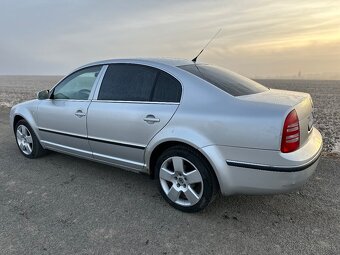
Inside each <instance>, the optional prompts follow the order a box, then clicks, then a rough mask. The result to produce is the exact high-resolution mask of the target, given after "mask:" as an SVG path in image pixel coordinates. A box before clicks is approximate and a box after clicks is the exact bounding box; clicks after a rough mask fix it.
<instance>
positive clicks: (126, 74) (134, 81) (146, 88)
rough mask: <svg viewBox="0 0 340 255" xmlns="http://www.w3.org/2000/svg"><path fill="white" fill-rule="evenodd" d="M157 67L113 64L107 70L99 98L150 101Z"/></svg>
mask: <svg viewBox="0 0 340 255" xmlns="http://www.w3.org/2000/svg"><path fill="white" fill-rule="evenodd" d="M156 76H157V69H154V68H149V67H147V66H143V65H133V64H113V65H110V66H109V67H108V69H107V70H106V73H105V76H104V79H103V82H102V85H101V88H100V91H99V94H98V99H99V100H119V101H149V100H150V95H151V92H152V89H153V86H154V83H155V79H156Z"/></svg>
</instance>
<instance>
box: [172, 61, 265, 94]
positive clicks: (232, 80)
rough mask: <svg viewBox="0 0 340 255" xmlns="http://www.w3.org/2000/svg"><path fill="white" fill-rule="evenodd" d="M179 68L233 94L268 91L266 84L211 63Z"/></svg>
mask: <svg viewBox="0 0 340 255" xmlns="http://www.w3.org/2000/svg"><path fill="white" fill-rule="evenodd" d="M179 68H181V69H183V70H185V71H188V72H189V73H192V74H194V75H196V76H198V77H200V78H202V79H203V80H205V81H207V82H209V83H211V84H213V85H215V86H216V87H218V88H220V89H222V90H224V91H225V92H227V93H229V94H230V95H232V96H244V95H250V94H256V93H260V92H264V91H267V90H268V88H266V87H265V86H263V85H261V84H259V83H257V82H255V81H253V80H250V79H248V78H246V77H244V76H242V75H239V74H237V73H234V72H231V71H229V70H227V69H223V68H220V67H216V66H211V65H195V64H192V65H184V66H179Z"/></svg>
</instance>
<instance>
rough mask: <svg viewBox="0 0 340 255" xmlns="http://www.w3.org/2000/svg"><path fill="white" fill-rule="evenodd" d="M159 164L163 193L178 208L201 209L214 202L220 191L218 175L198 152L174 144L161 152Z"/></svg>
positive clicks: (160, 183) (159, 179)
mask: <svg viewBox="0 0 340 255" xmlns="http://www.w3.org/2000/svg"><path fill="white" fill-rule="evenodd" d="M155 167H156V169H155V170H156V172H155V173H156V179H157V181H158V184H159V189H160V192H161V194H162V196H163V197H164V199H165V200H166V201H167V202H168V203H169V204H170V205H172V206H173V207H175V208H176V209H179V210H181V211H184V212H197V211H200V210H202V209H204V208H205V207H206V206H207V205H208V204H209V203H210V202H211V200H212V198H213V196H214V193H215V190H216V186H214V185H215V182H214V176H213V174H212V169H211V167H210V165H209V164H208V163H207V162H206V160H205V159H204V158H203V157H202V156H201V155H200V154H199V153H198V152H197V151H195V150H193V149H191V148H189V147H185V146H174V147H171V148H169V149H167V150H166V151H164V152H163V153H162V154H161V156H160V157H159V158H158V160H157V163H156V166H155Z"/></svg>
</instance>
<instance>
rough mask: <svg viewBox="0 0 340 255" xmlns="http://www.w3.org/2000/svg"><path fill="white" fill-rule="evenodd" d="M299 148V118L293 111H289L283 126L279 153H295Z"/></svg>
mask: <svg viewBox="0 0 340 255" xmlns="http://www.w3.org/2000/svg"><path fill="white" fill-rule="evenodd" d="M299 146H300V125H299V117H298V116H297V113H296V111H295V110H293V111H291V112H290V113H289V114H288V116H287V118H286V120H285V123H284V124H283V132H282V140H281V151H282V152H283V153H288V152H292V151H295V150H297V149H298V148H299Z"/></svg>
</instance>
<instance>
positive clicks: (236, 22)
mask: <svg viewBox="0 0 340 255" xmlns="http://www.w3.org/2000/svg"><path fill="white" fill-rule="evenodd" d="M0 4H1V5H0V6H1V8H0V32H1V39H0V74H66V73H68V72H69V71H71V70H72V69H73V68H76V67H77V66H79V65H82V64H85V63H87V62H92V61H96V60H101V59H108V58H117V57H175V58H189V59H191V58H193V57H194V56H195V55H196V54H197V53H198V52H199V51H200V49H201V48H202V47H203V46H204V45H205V44H206V43H207V41H209V39H210V37H212V36H213V35H214V34H215V33H216V32H217V30H218V29H219V28H222V31H221V33H220V34H219V36H218V37H217V38H216V40H215V41H213V42H212V43H211V44H210V45H209V47H208V48H207V50H206V51H205V52H204V53H203V54H202V55H201V57H200V59H199V61H201V62H208V63H212V64H217V65H220V66H223V67H226V68H229V69H231V70H234V71H237V72H239V73H241V74H244V75H246V76H249V77H252V78H254V77H294V76H297V74H298V72H299V71H301V73H302V76H303V77H305V78H327V79H340V0H334V1H327V0H325V1H322V0H319V1H316V0H298V1H296V0H285V1H267V0H248V1H240V0H235V1H234V0H227V1H94V0H93V1H90V0H82V1H80V0H78V1H71V0H70V1H66V0H58V1H44V0H30V1H17V0H0Z"/></svg>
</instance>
